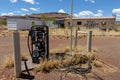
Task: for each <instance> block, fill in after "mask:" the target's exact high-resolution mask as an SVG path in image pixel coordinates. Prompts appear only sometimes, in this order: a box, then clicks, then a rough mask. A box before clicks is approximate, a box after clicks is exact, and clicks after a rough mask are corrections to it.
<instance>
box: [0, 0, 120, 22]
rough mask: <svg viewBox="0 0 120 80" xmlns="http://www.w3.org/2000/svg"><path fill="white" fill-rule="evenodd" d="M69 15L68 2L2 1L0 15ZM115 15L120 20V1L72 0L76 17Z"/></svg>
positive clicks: (60, 0) (59, 0)
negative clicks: (49, 13)
mask: <svg viewBox="0 0 120 80" xmlns="http://www.w3.org/2000/svg"><path fill="white" fill-rule="evenodd" d="M45 12H61V13H70V0H2V1H1V5H0V15H1V16H3V15H10V16H12V15H25V14H32V13H45ZM113 14H115V15H116V16H117V20H120V0H73V15H74V16H76V17H101V16H112V15H113Z"/></svg>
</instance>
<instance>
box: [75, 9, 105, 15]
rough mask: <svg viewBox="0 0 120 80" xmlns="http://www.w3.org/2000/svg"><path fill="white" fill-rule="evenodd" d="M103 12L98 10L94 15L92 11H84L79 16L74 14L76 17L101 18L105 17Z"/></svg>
mask: <svg viewBox="0 0 120 80" xmlns="http://www.w3.org/2000/svg"><path fill="white" fill-rule="evenodd" d="M102 13H103V11H102V10H98V11H97V13H93V12H92V11H82V12H79V14H74V16H75V17H101V16H103V14H102Z"/></svg>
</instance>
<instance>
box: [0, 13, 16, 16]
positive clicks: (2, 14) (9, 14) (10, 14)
mask: <svg viewBox="0 0 120 80" xmlns="http://www.w3.org/2000/svg"><path fill="white" fill-rule="evenodd" d="M13 15H15V14H14V12H9V13H1V16H13Z"/></svg>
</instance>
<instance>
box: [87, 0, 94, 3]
mask: <svg viewBox="0 0 120 80" xmlns="http://www.w3.org/2000/svg"><path fill="white" fill-rule="evenodd" d="M85 2H91V3H95V0H85Z"/></svg>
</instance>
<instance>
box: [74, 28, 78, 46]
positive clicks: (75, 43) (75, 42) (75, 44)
mask: <svg viewBox="0 0 120 80" xmlns="http://www.w3.org/2000/svg"><path fill="white" fill-rule="evenodd" d="M77 31H78V30H76V31H75V41H74V48H76V46H77V34H78V33H77Z"/></svg>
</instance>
